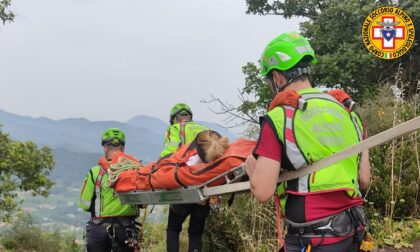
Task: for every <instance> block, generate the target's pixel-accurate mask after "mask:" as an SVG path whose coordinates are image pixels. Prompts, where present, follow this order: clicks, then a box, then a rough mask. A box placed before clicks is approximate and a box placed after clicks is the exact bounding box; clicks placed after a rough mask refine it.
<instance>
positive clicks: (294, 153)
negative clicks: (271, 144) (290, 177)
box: [284, 106, 309, 192]
mask: <svg viewBox="0 0 420 252" xmlns="http://www.w3.org/2000/svg"><path fill="white" fill-rule="evenodd" d="M295 112H296V110H295V108H293V107H290V106H284V113H285V117H286V123H285V126H286V127H285V129H284V140H285V141H284V146H285V151H286V155H287V157H288V158H289V160H290V162H291V163H292V165H293V167H294V168H295V169H299V168H301V167H304V166H306V165H307V162H306V159H305V157H304V156H303V155H302V153H301V152H300V150H299V148H298V146H297V145H296V138H295V134H294V131H293V119H294V116H295ZM308 179H309V175H305V176H303V177H300V178H299V192H308Z"/></svg>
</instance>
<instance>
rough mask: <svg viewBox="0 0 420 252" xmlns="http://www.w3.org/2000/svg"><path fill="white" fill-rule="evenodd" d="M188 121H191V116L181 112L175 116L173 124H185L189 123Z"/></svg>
mask: <svg viewBox="0 0 420 252" xmlns="http://www.w3.org/2000/svg"><path fill="white" fill-rule="evenodd" d="M189 121H191V116H190V114H188V113H186V112H184V113H183V112H181V113H179V114H177V115H176V116H175V122H176V123H186V122H189Z"/></svg>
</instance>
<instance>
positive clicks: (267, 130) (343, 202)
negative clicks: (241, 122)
mask: <svg viewBox="0 0 420 252" xmlns="http://www.w3.org/2000/svg"><path fill="white" fill-rule="evenodd" d="M253 154H254V155H255V156H260V155H261V156H264V157H267V158H270V159H273V160H276V161H279V162H280V163H281V161H282V154H283V145H282V144H281V142H280V141H279V140H278V137H277V133H276V132H275V129H272V127H271V126H270V124H269V123H267V121H264V122H263V124H262V126H261V132H260V137H259V139H258V142H257V146H256V147H255V149H254V151H253ZM292 197H293V198H295V197H304V199H303V200H295V202H297V203H296V204H293V207H292V209H293V210H292V211H286V217H287V218H288V219H290V220H291V221H295V222H302V220H303V222H308V221H313V220H316V219H320V218H323V217H326V216H330V215H333V214H337V213H340V212H342V211H344V210H346V209H348V208H351V207H353V206H356V205H362V204H363V199H362V198H360V197H359V198H351V197H350V196H348V194H347V193H346V192H345V191H334V192H328V193H318V194H311V195H305V196H301V195H289V199H290V198H292ZM288 204H289V203H288ZM286 208H288V207H287V206H286ZM343 239H345V238H342V237H332V238H325V240H324V242H323V244H330V243H334V242H338V241H340V240H343ZM313 242H319V240H317V239H313Z"/></svg>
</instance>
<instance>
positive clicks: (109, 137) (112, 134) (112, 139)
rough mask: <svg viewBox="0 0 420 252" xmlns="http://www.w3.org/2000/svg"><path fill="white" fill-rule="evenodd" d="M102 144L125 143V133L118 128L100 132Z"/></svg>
mask: <svg viewBox="0 0 420 252" xmlns="http://www.w3.org/2000/svg"><path fill="white" fill-rule="evenodd" d="M101 144H102V146H104V145H105V144H121V145H125V135H124V132H122V130H120V129H118V128H109V129H107V130H105V132H104V133H103V134H102V143H101Z"/></svg>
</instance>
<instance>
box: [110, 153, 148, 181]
mask: <svg viewBox="0 0 420 252" xmlns="http://www.w3.org/2000/svg"><path fill="white" fill-rule="evenodd" d="M141 167H143V166H142V165H141V164H140V163H138V162H136V161H133V160H130V159H128V158H126V157H119V158H118V161H117V162H116V163H115V164H112V165H111V166H110V167H109V168H108V186H112V185H114V183H115V182H116V181H117V180H118V176H119V175H120V173H121V172H123V171H130V170H137V169H139V168H141Z"/></svg>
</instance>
